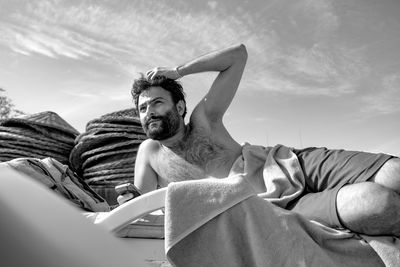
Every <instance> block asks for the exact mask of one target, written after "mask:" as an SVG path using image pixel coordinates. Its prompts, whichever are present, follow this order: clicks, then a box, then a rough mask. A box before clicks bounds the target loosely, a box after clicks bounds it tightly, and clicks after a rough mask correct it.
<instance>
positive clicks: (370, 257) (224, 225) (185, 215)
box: [165, 145, 400, 267]
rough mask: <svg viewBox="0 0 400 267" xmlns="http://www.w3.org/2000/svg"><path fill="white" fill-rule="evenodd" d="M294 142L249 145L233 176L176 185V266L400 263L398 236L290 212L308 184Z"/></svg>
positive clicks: (169, 221) (172, 227)
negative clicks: (339, 227) (366, 233)
mask: <svg viewBox="0 0 400 267" xmlns="http://www.w3.org/2000/svg"><path fill="white" fill-rule="evenodd" d="M304 184H305V183H304V177H303V174H302V172H301V169H300V168H299V164H298V162H297V158H296V157H295V156H294V154H293V153H292V152H291V151H290V149H289V148H287V147H284V146H281V145H278V146H276V147H273V148H264V147H256V146H250V145H245V146H244V147H243V151H242V157H240V158H239V159H238V160H237V161H236V162H235V164H234V165H233V167H232V170H231V173H230V176H229V177H227V178H225V179H214V178H208V179H202V180H195V181H184V182H176V183H171V184H169V185H168V189H167V196H166V208H165V210H166V214H165V216H166V217H165V231H166V232H165V238H166V240H165V242H166V243H165V247H166V253H167V257H168V259H169V261H170V262H171V263H173V265H176V266H365V267H368V266H384V265H386V266H399V265H400V246H399V239H398V238H395V237H365V236H360V235H357V234H355V233H351V232H349V231H344V230H336V229H332V228H329V227H327V226H325V225H323V224H321V223H318V222H315V221H311V220H309V219H307V218H305V217H303V216H302V215H300V214H297V213H295V212H291V211H288V210H285V209H283V208H285V207H286V205H287V203H289V202H290V201H291V200H293V199H295V198H297V197H298V196H299V195H300V194H301V192H302V191H303V190H304Z"/></svg>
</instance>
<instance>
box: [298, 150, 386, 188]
mask: <svg viewBox="0 0 400 267" xmlns="http://www.w3.org/2000/svg"><path fill="white" fill-rule="evenodd" d="M293 152H294V153H295V154H296V155H297V157H298V159H299V163H300V165H301V167H302V169H303V172H304V175H305V178H306V186H307V191H310V192H320V191H323V190H326V189H331V188H334V187H337V186H340V187H341V186H343V185H344V184H353V183H359V182H364V181H367V180H370V179H371V178H372V177H373V176H374V175H375V174H376V173H377V172H378V170H379V169H380V168H381V167H382V166H383V165H384V163H385V162H387V161H388V160H389V159H391V158H393V156H391V155H386V154H381V153H380V154H375V153H367V152H360V151H349V150H343V149H327V148H325V147H321V148H316V147H311V148H306V149H301V150H298V149H294V150H293Z"/></svg>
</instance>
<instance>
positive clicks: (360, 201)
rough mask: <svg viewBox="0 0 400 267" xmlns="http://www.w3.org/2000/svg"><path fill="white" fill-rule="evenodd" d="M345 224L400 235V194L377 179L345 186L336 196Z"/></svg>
mask: <svg viewBox="0 0 400 267" xmlns="http://www.w3.org/2000/svg"><path fill="white" fill-rule="evenodd" d="M336 208H337V214H338V218H339V220H340V222H341V224H342V225H343V226H345V227H346V228H348V229H350V230H352V231H354V232H357V233H363V234H368V235H396V236H399V234H400V195H399V194H396V193H395V192H394V191H393V190H391V189H388V188H386V187H384V186H382V185H379V184H377V183H373V182H363V183H357V184H350V185H346V186H344V187H342V188H341V189H340V190H339V191H338V193H337V198H336Z"/></svg>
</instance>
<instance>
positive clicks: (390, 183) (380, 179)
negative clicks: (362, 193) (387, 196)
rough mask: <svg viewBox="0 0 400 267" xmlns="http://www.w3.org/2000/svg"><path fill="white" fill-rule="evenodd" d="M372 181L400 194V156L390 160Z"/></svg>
mask: <svg viewBox="0 0 400 267" xmlns="http://www.w3.org/2000/svg"><path fill="white" fill-rule="evenodd" d="M370 181H371V182H374V183H377V184H380V185H383V186H385V187H387V188H390V189H392V190H393V191H395V192H397V193H398V194H400V158H392V159H390V160H388V161H387V162H386V163H385V164H384V165H383V166H382V167H381V168H380V170H379V171H378V172H377V173H376V174H375V176H374V177H372V178H371V180H370Z"/></svg>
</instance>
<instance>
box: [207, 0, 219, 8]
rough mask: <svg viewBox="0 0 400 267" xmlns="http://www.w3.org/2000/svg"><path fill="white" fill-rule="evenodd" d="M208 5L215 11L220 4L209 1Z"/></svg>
mask: <svg viewBox="0 0 400 267" xmlns="http://www.w3.org/2000/svg"><path fill="white" fill-rule="evenodd" d="M207 5H208V6H209V7H210V8H211V9H212V10H214V9H215V8H216V7H217V6H218V2H216V1H208V2H207Z"/></svg>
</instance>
